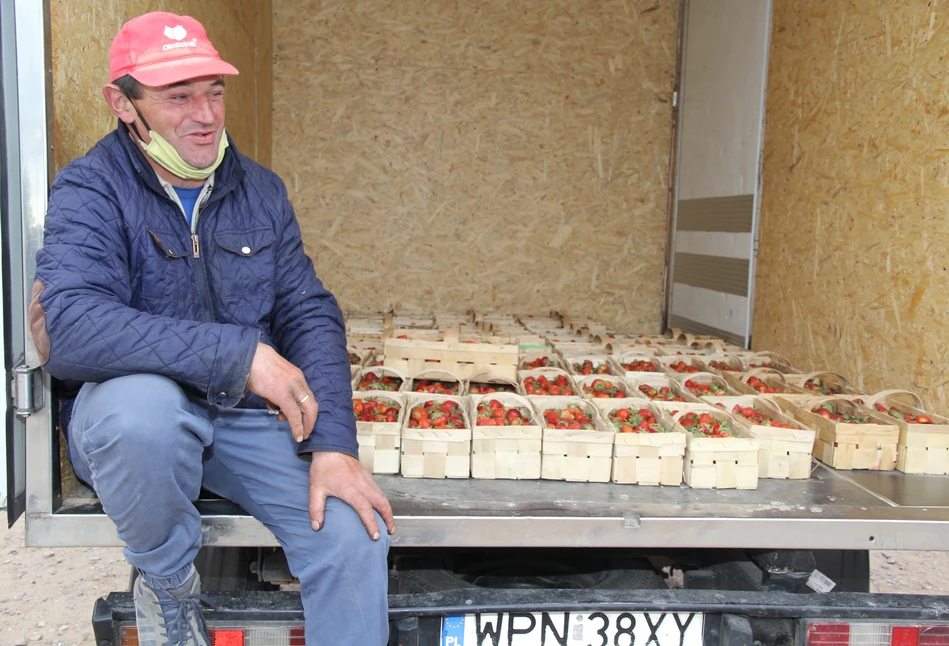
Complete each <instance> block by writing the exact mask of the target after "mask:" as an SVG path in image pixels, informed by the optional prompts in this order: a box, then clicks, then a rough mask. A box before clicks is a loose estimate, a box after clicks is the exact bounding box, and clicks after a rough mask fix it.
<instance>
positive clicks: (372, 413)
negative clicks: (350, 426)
mask: <svg viewBox="0 0 949 646" xmlns="http://www.w3.org/2000/svg"><path fill="white" fill-rule="evenodd" d="M401 410H402V406H401V405H400V404H399V403H398V402H390V401H385V400H381V399H374V398H371V397H367V398H365V399H359V398H354V399H353V413H354V414H355V415H356V421H358V422H397V421H398V420H399V411H401Z"/></svg>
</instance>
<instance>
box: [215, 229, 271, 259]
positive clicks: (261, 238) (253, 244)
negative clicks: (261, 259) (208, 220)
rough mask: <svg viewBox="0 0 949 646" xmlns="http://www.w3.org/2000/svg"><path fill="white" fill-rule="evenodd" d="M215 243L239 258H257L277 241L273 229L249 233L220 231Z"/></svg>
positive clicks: (250, 230) (216, 234)
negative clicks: (262, 250)
mask: <svg viewBox="0 0 949 646" xmlns="http://www.w3.org/2000/svg"><path fill="white" fill-rule="evenodd" d="M214 241H215V242H216V243H217V244H218V246H219V247H221V248H222V249H226V250H227V251H230V252H231V253H236V254H237V255H239V256H244V257H250V256H256V255H257V254H258V253H259V252H260V250H261V249H265V248H266V247H269V246H270V245H272V244H273V243H275V242H276V241H277V236H276V235H274V232H273V229H269V228H267V229H249V230H247V231H218V232H217V233H215V234H214Z"/></svg>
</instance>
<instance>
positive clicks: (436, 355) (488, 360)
mask: <svg viewBox="0 0 949 646" xmlns="http://www.w3.org/2000/svg"><path fill="white" fill-rule="evenodd" d="M458 335H459V332H458V328H455V327H453V328H449V329H448V330H446V331H445V335H444V340H443V341H425V340H418V339H398V338H392V337H390V338H387V339H386V341H385V356H386V358H385V365H386V367H389V368H395V369H396V370H400V371H402V372H404V373H405V374H406V375H408V376H409V377H414V376H416V375H417V374H419V373H420V372H425V371H427V370H432V369H439V370H446V371H448V372H451V373H453V374H455V375H457V376H459V377H460V378H462V379H467V378H468V377H470V376H471V375H474V374H477V373H479V372H485V371H491V372H492V373H494V374H497V375H499V376H503V377H508V378H511V379H513V378H514V377H515V376H516V375H517V353H518V347H517V345H513V344H494V343H465V342H462V341H460V340H459V338H458Z"/></svg>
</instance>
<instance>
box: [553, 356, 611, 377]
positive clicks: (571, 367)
mask: <svg viewBox="0 0 949 646" xmlns="http://www.w3.org/2000/svg"><path fill="white" fill-rule="evenodd" d="M563 359H564V362H566V364H567V372H569V373H570V374H571V375H573V376H574V378H580V377H589V376H592V375H597V376H600V377H606V376H609V375H613V374H616V373H615V372H613V363H612V362H611V361H610V359H609V356H608V355H607V354H606V352H602V353H600V354H585V353H580V354H570V353H567V354H565V355H564V357H563ZM584 361H589V362H591V363H592V364H593V369H594V370H596V369H597V368H598V367H600V366H601V365H602V366H606V372H605V373H595V372H594V373H590V375H584V374H582V373H581V372H580V370H579V369H578V368H577V366H580V368H581V369H582V367H583V362H584Z"/></svg>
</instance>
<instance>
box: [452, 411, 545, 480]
mask: <svg viewBox="0 0 949 646" xmlns="http://www.w3.org/2000/svg"><path fill="white" fill-rule="evenodd" d="M468 414H469V417H470V419H472V420H473V422H474V425H473V426H472V428H471V434H472V435H471V439H472V453H471V475H472V477H474V478H487V479H496V478H504V479H513V480H519V479H537V478H539V477H540V465H541V442H542V435H543V431H542V429H541V424H540V421H539V419H538V417H537V414H536V412H535V411H534V409H533V407H532V406H531V403H530V401H528V400H527V399H526V398H525V397H521V396H520V395H516V394H512V393H491V394H487V395H470V396H469V409H468Z"/></svg>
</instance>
